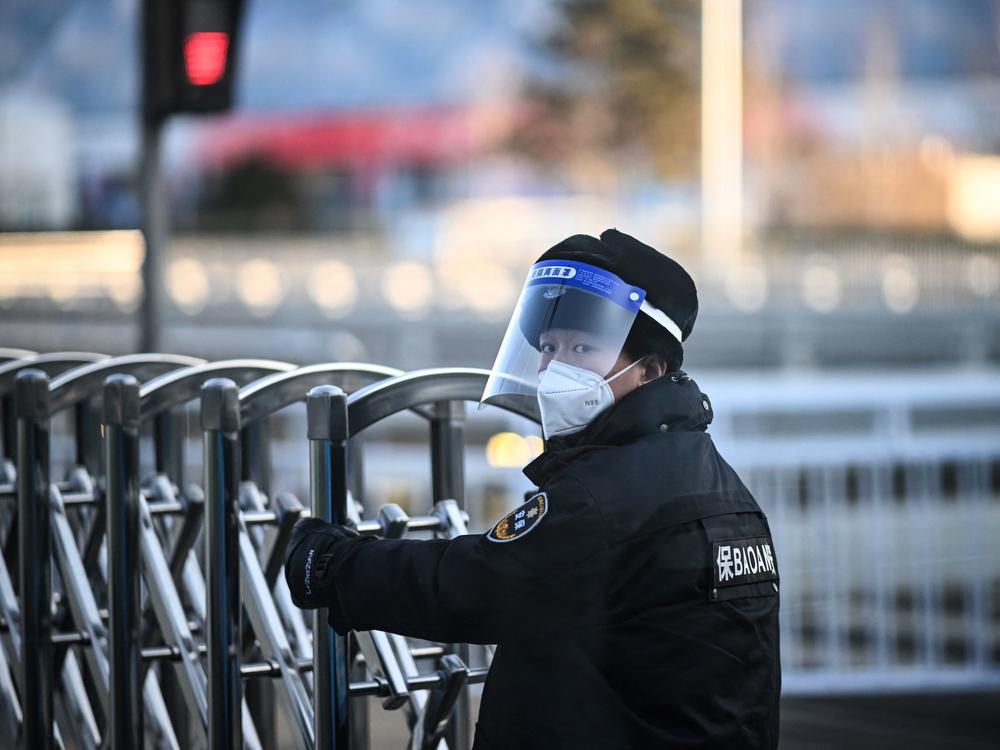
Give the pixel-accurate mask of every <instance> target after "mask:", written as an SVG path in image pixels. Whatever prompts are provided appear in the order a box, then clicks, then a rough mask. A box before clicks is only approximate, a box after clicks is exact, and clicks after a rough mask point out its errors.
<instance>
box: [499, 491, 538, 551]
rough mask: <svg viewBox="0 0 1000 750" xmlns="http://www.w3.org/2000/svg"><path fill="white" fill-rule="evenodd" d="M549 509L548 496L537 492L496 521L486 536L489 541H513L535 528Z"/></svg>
mask: <svg viewBox="0 0 1000 750" xmlns="http://www.w3.org/2000/svg"><path fill="white" fill-rule="evenodd" d="M548 509H549V498H548V495H546V494H545V493H544V492H539V493H538V494H537V495H535V496H534V497H533V498H531V499H530V500H529V501H528V502H526V503H525V504H524V505H521V506H520V507H517V508H515V509H514V510H512V511H511V512H510V513H508V514H507V515H506V516H504V517H503V518H501V519H500V520H499V521H497V524H496V526H494V527H493V528H492V529H490V530H489V532H488V533H487V534H486V538H487V539H489V540H490V541H491V542H513V541H514V540H515V539H520V538H521V537H522V536H524V535H525V534H527V533H528V532H529V531H531V530H532V529H533V528H535V527H536V526H537V525H538V524H539V522H541V520H542V517H543V516H544V515H545V513H546V512H547V511H548Z"/></svg>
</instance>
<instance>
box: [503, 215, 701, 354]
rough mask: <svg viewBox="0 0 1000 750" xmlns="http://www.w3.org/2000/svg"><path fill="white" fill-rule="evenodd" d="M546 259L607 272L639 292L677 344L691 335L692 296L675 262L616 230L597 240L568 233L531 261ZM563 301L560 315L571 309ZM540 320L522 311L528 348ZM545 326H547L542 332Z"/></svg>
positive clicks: (538, 315) (694, 298)
mask: <svg viewBox="0 0 1000 750" xmlns="http://www.w3.org/2000/svg"><path fill="white" fill-rule="evenodd" d="M546 260H573V261H578V262H580V263H589V264H590V265H592V266H598V267H599V268H603V269H605V270H607V271H611V273H613V274H615V275H616V276H618V277H619V278H621V279H622V280H623V281H625V282H626V283H628V284H631V285H632V286H637V287H641V288H642V289H645V290H646V301H647V302H648V303H649V304H650V305H652V306H653V307H654V308H656V309H657V310H659V311H661V312H662V313H663V314H664V315H666V316H667V317H668V318H669V319H670V320H671V321H673V323H675V324H676V326H677V328H678V329H679V330H680V333H681V341H685V340H686V339H687V337H688V336H690V335H691V329H692V328H694V321H695V318H696V317H698V292H697V290H696V289H695V285H694V280H693V279H692V278H691V276H690V275H688V272H687V271H685V270H684V268H683V267H682V266H681V265H680V264H679V263H678V262H677V261H675V260H672V259H671V258H668V257H667V256H666V255H663V254H662V253H660V252H658V251H657V250H655V249H653V248H652V247H650V246H649V245H646V244H644V243H642V242H640V241H639V240H637V239H635V237H631V236H629V235H627V234H625V233H624V232H619V231H618V230H617V229H607V230H605V231H604V232H603V233H602V234H601V237H600V239H598V238H597V237H591V236H590V235H588V234H574V235H573V236H572V237H567V238H566V239H564V240H563V241H562V242H559V243H558V244H556V245H553V246H552V247H550V248H549V249H548V250H546V251H545V252H544V253H543V254H542V256H541V257H540V258H539V259H538V261H536V262H541V261H546ZM579 294H585V293H584V292H580V293H579ZM563 302H564V305H563V307H564V308H565V310H566V312H567V313H570V312H571V309H570V308H572V307H573V305H569V304H565V303H567V302H570V300H569V299H565V300H563ZM530 307H531V308H534V307H535V306H534V305H531V306H530ZM639 316H640V318H642V317H643V316H644V313H639ZM543 317H547V316H542V315H541V311H540V310H534V309H530V310H529V309H525V310H523V311H522V319H521V330H522V331H523V332H524V333H525V335H526V336H527V337H528V340H529V341H531V342H532V343H535V341H537V337H538V333H539V332H540V331H539V329H538V324H539V323H540V322H541V319H542V318H543ZM549 320H551V318H550V317H549ZM651 320H652V319H651ZM551 326H552V323H551V322H550V323H549V326H548V327H551ZM645 327H646V328H649V326H645ZM661 330H663V332H664V333H665V334H666V335H667V336H670V334H669V333H667V332H666V331H667V329H664V328H662V327H661ZM678 343H679V342H678Z"/></svg>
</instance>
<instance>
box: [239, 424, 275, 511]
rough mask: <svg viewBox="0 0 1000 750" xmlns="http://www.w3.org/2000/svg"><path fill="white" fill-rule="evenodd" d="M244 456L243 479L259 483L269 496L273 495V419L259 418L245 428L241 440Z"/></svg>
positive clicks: (261, 489) (258, 485)
mask: <svg viewBox="0 0 1000 750" xmlns="http://www.w3.org/2000/svg"><path fill="white" fill-rule="evenodd" d="M240 449H241V451H242V456H243V464H242V470H243V475H242V479H243V480H244V481H251V482H253V483H254V484H255V485H257V489H258V490H260V491H261V493H263V494H264V495H266V496H267V497H270V496H271V421H270V420H269V419H258V420H256V421H254V422H253V423H252V424H249V425H247V426H246V427H244V428H243V433H242V437H241V440H240Z"/></svg>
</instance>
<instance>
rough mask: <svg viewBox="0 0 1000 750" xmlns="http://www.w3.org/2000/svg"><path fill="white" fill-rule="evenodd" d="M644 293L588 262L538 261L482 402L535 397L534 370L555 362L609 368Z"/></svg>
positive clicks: (596, 370)
mask: <svg viewBox="0 0 1000 750" xmlns="http://www.w3.org/2000/svg"><path fill="white" fill-rule="evenodd" d="M645 297H646V292H645V290H643V289H641V288H639V287H636V286H632V285H631V284H628V283H626V282H624V281H622V280H621V279H620V278H618V276H616V275H615V274H613V273H611V272H610V271H606V270H604V269H603V268H599V267H597V266H592V265H590V264H588V263H580V262H577V261H569V260H549V261H543V262H541V263H536V264H535V265H533V266H532V267H531V270H530V271H529V272H528V279H527V281H526V282H525V284H524V288H523V289H522V290H521V296H520V297H519V298H518V301H517V306H516V307H515V308H514V314H513V315H512V316H511V319H510V323H509V324H508V326H507V333H506V334H505V335H504V339H503V342H502V343H501V344H500V351H499V352H498V353H497V358H496V362H495V363H494V364H493V370H492V372H491V373H490V377H489V380H488V381H487V383H486V389H485V391H484V392H483V398H482V400H481V402H480V403H481V404H499V405H507V406H523V405H524V402H525V401H529V402H533V401H535V399H536V398H537V394H538V382H539V374H540V373H541V372H542V371H544V370H545V368H546V367H548V365H549V363H550V362H551V361H553V360H558V361H560V362H563V363H565V364H569V365H572V366H574V367H580V368H583V369H586V370H590V371H591V372H594V373H597V374H598V375H599V376H601V377H604V376H605V375H607V374H608V372H609V371H610V370H611V368H612V367H614V364H615V362H616V361H617V359H618V355H619V353H620V352H621V349H622V346H623V345H624V343H625V339H626V338H627V337H628V333H629V330H630V329H631V328H632V323H633V322H634V321H635V316H636V315H637V314H638V312H639V308H640V306H641V305H642V303H643V300H644V299H645ZM519 402H521V403H519Z"/></svg>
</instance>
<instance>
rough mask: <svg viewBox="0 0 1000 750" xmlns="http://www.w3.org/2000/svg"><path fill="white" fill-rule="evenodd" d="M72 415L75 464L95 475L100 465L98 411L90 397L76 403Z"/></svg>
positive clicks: (98, 472) (97, 473)
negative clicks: (73, 416) (73, 417)
mask: <svg viewBox="0 0 1000 750" xmlns="http://www.w3.org/2000/svg"><path fill="white" fill-rule="evenodd" d="M74 415H75V419H74V425H73V427H74V433H75V438H76V465H77V466H82V467H84V468H85V469H86V470H87V473H89V474H90V476H92V477H96V476H98V475H99V474H100V467H101V449H100V412H99V411H98V408H97V405H96V404H95V403H94V402H93V401H92V400H91V399H84V400H83V401H81V402H79V403H78V404H77V405H76V407H75V409H74Z"/></svg>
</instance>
